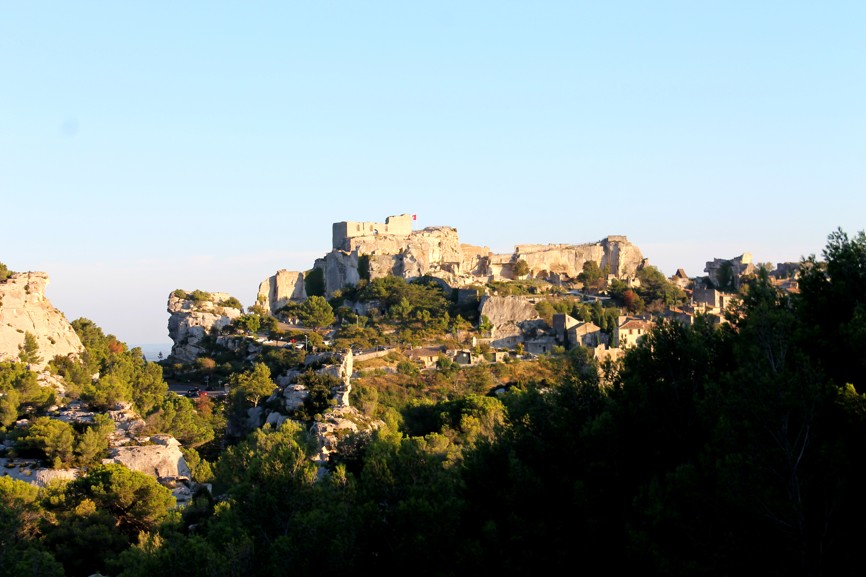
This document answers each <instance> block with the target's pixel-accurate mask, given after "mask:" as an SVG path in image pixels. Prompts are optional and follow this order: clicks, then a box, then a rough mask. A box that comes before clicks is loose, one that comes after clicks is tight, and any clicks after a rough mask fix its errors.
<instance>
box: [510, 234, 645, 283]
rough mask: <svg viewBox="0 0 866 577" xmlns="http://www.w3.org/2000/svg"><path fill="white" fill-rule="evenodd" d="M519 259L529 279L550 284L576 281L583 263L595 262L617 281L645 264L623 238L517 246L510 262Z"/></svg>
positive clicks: (637, 252)
mask: <svg viewBox="0 0 866 577" xmlns="http://www.w3.org/2000/svg"><path fill="white" fill-rule="evenodd" d="M520 259H522V260H525V261H526V264H528V265H529V270H530V272H529V274H530V276H532V277H535V278H543V279H545V280H552V281H556V280H564V279H566V278H569V279H574V278H577V275H579V274H580V273H581V272H583V265H584V263H586V262H587V261H595V262H596V263H597V264H598V266H599V268H601V269H602V270H605V269H607V270H609V271H610V274H611V275H613V276H615V277H617V278H629V277H634V276H635V273H637V271H638V270H639V269H640V268H641V267H642V266H644V264H645V262H646V260H645V259H644V257H643V255H642V254H641V251H640V249H639V248H638V247H636V246H635V245H633V244H632V243H631V242H629V241H628V239H627V238H626V237H624V236H609V237H607V238H605V239H604V240H602V241H599V242H596V243H588V244H548V245H539V244H528V245H518V246H517V247H516V249H515V253H514V259H513V260H514V261H515V262H516V261H517V260H520Z"/></svg>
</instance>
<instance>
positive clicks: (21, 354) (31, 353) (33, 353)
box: [18, 332, 42, 365]
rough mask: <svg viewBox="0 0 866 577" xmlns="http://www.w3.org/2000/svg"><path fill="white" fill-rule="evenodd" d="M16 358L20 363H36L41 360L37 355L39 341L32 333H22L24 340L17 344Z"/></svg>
mask: <svg viewBox="0 0 866 577" xmlns="http://www.w3.org/2000/svg"><path fill="white" fill-rule="evenodd" d="M18 360H20V361H21V362H22V363H26V364H32V365H38V364H39V363H41V362H42V357H40V356H39V343H38V342H36V336H35V335H33V333H30V332H25V333H24V342H23V343H22V344H21V345H19V346H18Z"/></svg>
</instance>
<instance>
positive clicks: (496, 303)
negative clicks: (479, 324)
mask: <svg viewBox="0 0 866 577" xmlns="http://www.w3.org/2000/svg"><path fill="white" fill-rule="evenodd" d="M480 307H481V308H480V312H481V315H482V317H487V319H488V320H489V321H490V324H491V325H492V326H493V329H492V330H491V332H490V336H491V338H492V339H493V340H492V342H491V344H492V345H493V346H495V347H510V346H513V345H515V344H516V343H518V342H522V341H523V336H524V334H526V333H528V332H531V331H533V330H535V329H537V328H539V327H542V326H544V325H545V323H544V321H543V320H542V319H541V317H540V316H539V314H538V312H537V311H536V310H535V305H534V303H533V302H532V300H531V299H530V298H528V297H523V296H504V297H501V296H485V297H483V298H482V299H481V304H480Z"/></svg>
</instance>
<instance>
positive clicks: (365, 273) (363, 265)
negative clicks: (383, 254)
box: [358, 254, 370, 281]
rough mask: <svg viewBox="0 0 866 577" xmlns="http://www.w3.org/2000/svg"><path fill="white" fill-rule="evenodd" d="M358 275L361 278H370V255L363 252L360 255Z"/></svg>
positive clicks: (367, 279)
mask: <svg viewBox="0 0 866 577" xmlns="http://www.w3.org/2000/svg"><path fill="white" fill-rule="evenodd" d="M358 277H359V278H360V279H361V280H366V281H369V280H370V256H369V255H366V254H362V255H360V256H359V257H358Z"/></svg>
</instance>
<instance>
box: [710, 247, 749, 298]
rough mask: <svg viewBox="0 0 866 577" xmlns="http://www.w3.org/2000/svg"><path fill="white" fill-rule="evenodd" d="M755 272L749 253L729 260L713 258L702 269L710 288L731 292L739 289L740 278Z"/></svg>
mask: <svg viewBox="0 0 866 577" xmlns="http://www.w3.org/2000/svg"><path fill="white" fill-rule="evenodd" d="M756 270H757V268H756V267H755V265H754V264H753V263H752V253H749V252H745V253H743V254H741V255H740V256H737V257H734V258H729V259H724V258H714V259H713V260H712V261H709V262H707V266H706V267H705V268H704V272H705V273H707V277H706V278H707V280H708V281H709V284H710V286H712V287H715V288H719V289H722V290H731V291H733V290H737V289H739V288H740V283H741V281H742V278H743V277H744V276H748V275H751V274H754V273H755V271H756Z"/></svg>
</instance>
